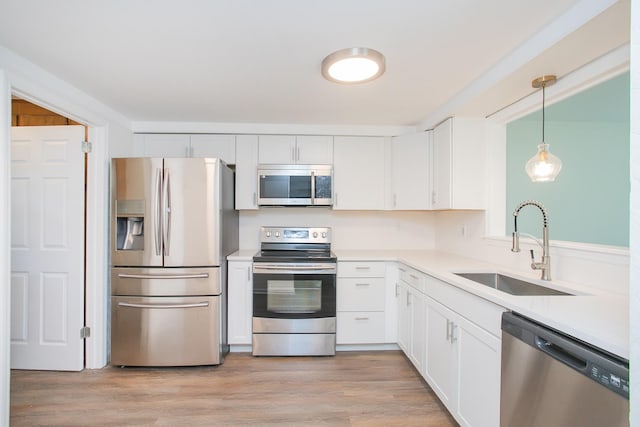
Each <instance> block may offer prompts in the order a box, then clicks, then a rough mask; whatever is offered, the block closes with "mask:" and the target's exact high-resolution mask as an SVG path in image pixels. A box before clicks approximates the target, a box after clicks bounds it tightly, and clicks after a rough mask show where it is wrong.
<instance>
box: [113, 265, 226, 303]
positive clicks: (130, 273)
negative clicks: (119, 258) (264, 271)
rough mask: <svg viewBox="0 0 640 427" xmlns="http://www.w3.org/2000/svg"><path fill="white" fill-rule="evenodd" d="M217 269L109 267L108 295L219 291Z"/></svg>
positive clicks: (182, 294)
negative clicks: (109, 286)
mask: <svg viewBox="0 0 640 427" xmlns="http://www.w3.org/2000/svg"><path fill="white" fill-rule="evenodd" d="M220 271H221V270H220V268H219V267H211V268H133V267H132V268H112V269H111V295H114V296H115V295H120V296H124V295H127V296H154V297H157V296H190V295H194V296H195V295H219V294H221V293H222V286H221V282H222V281H221V277H220Z"/></svg>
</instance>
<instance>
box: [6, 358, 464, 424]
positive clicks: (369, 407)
mask: <svg viewBox="0 0 640 427" xmlns="http://www.w3.org/2000/svg"><path fill="white" fill-rule="evenodd" d="M11 425H12V426H13V427H16V426H34V425H55V426H89V425H91V426H100V425H103V426H125V425H131V426H151V425H153V426H247V425H260V426H270V425H271V426H276V425H277V426H303V425H304V426H313V425H317V426H455V425H456V423H455V421H454V420H453V419H452V418H451V417H450V415H449V414H448V412H447V411H446V410H445V409H444V407H443V406H441V404H440V401H439V400H438V398H437V397H436V396H435V395H434V394H433V392H432V391H431V389H429V387H428V386H427V385H426V383H425V382H424V381H423V380H422V378H421V377H420V376H419V375H418V374H417V373H416V371H415V370H414V369H413V368H412V366H411V365H410V363H409V362H408V361H407V359H406V358H405V357H404V356H403V355H402V353H400V352H398V351H382V352H339V353H338V355H337V356H335V357H286V358H285V357H259V358H258V357H251V355H250V354H246V353H231V354H229V355H228V356H227V358H226V359H225V362H224V364H223V365H221V366H218V367H190V368H116V367H108V368H105V369H100V370H85V371H83V372H78V373H75V372H74V373H71V372H42V371H12V373H11Z"/></svg>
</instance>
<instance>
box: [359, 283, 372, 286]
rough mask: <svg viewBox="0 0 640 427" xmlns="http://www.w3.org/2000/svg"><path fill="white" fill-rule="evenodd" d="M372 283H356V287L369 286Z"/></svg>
mask: <svg viewBox="0 0 640 427" xmlns="http://www.w3.org/2000/svg"><path fill="white" fill-rule="evenodd" d="M369 285H370V283H356V286H369Z"/></svg>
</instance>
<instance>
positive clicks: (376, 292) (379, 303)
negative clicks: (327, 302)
mask: <svg viewBox="0 0 640 427" xmlns="http://www.w3.org/2000/svg"><path fill="white" fill-rule="evenodd" d="M384 290H385V282H384V279H381V278H377V277H362V278H352V277H349V278H339V279H338V289H337V307H338V311H383V310H384Z"/></svg>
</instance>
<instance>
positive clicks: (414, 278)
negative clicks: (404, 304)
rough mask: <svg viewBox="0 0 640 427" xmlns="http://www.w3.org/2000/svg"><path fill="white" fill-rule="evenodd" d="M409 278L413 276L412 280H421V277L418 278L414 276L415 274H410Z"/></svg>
mask: <svg viewBox="0 0 640 427" xmlns="http://www.w3.org/2000/svg"><path fill="white" fill-rule="evenodd" d="M409 276H411V278H412V279H413V280H418V279H419V277H418V276H416V275H413V274H410V275H409Z"/></svg>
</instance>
